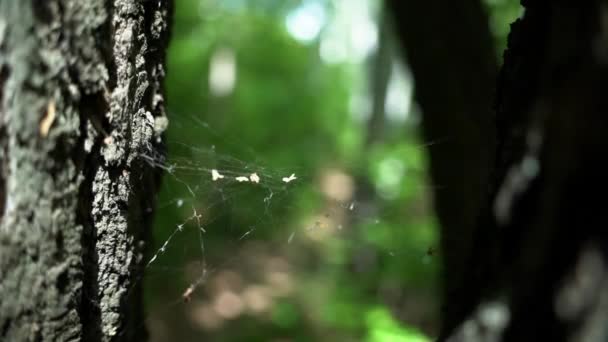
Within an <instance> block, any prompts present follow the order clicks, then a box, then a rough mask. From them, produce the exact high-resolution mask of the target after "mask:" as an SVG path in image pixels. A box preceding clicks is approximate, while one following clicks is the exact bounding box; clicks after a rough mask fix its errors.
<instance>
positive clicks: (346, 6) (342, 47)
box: [319, 0, 378, 63]
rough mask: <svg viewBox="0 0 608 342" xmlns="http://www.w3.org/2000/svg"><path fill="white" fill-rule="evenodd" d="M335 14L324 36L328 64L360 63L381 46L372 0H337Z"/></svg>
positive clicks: (322, 51) (324, 59)
mask: <svg viewBox="0 0 608 342" xmlns="http://www.w3.org/2000/svg"><path fill="white" fill-rule="evenodd" d="M332 3H333V6H334V8H335V11H334V17H333V18H332V20H331V21H330V22H329V23H328V25H327V28H326V31H325V32H324V34H323V36H322V37H321V44H320V51H319V54H320V55H321V58H322V59H323V61H324V62H326V63H344V62H351V63H360V62H362V61H363V60H365V58H366V57H367V56H369V55H370V54H372V53H373V52H374V51H375V50H376V47H377V45H378V27H377V25H376V20H375V14H376V11H375V10H374V8H373V4H372V2H371V1H369V0H333V1H332Z"/></svg>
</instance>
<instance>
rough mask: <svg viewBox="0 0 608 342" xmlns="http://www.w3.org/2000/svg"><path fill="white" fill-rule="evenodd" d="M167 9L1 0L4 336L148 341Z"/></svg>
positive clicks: (151, 4)
mask: <svg viewBox="0 0 608 342" xmlns="http://www.w3.org/2000/svg"><path fill="white" fill-rule="evenodd" d="M169 13H170V11H169V2H167V1H162V0H158V1H152V0H150V1H136V0H113V1H110V0H107V1H102V0H54V1H53V0H51V1H15V0H0V340H3V341H33V340H36V341H38V340H44V341H66V340H86V341H110V340H112V341H117V340H142V339H144V338H145V333H144V329H143V322H142V313H141V310H142V308H141V291H140V290H139V288H138V285H137V284H138V282H136V280H137V279H136V278H137V276H138V274H139V273H140V272H141V264H142V263H141V258H142V251H143V239H144V238H145V236H146V234H148V232H149V228H150V224H151V219H152V212H153V206H154V197H155V196H154V194H155V191H156V190H155V189H156V188H157V184H158V181H159V177H158V176H159V175H158V174H157V173H156V172H154V171H153V170H151V169H150V167H149V166H148V165H146V164H145V163H144V162H143V161H142V158H141V156H142V155H145V154H151V153H152V152H153V151H154V150H157V149H158V148H159V146H160V143H161V139H160V134H161V133H162V129H163V127H164V126H165V124H164V123H166V119H165V116H164V109H163V108H164V103H163V96H164V95H163V88H162V80H163V78H164V54H165V48H166V44H167V34H168V24H169V23H168V20H169Z"/></svg>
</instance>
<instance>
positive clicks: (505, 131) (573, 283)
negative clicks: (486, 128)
mask: <svg viewBox="0 0 608 342" xmlns="http://www.w3.org/2000/svg"><path fill="white" fill-rule="evenodd" d="M395 3H397V1H395ZM405 3H408V4H412V3H415V4H420V3H423V2H417V1H405V2H398V4H400V5H395V8H398V7H399V6H405V5H404V4H405ZM424 3H427V2H424ZM428 3H433V2H428ZM522 4H523V5H524V6H525V7H526V11H525V15H524V16H523V18H522V19H520V20H518V21H517V22H516V23H515V24H513V26H512V31H511V34H510V36H509V42H508V49H507V51H506V52H505V60H504V66H503V69H502V71H501V73H500V76H499V80H498V88H497V89H498V90H497V97H496V103H495V109H496V127H497V130H496V140H497V145H496V151H495V153H494V155H495V158H494V164H493V167H492V169H491V171H490V172H489V173H488V175H489V177H486V178H485V179H484V182H485V186H486V187H487V188H488V189H490V191H489V192H488V196H487V199H486V200H485V201H483V203H481V204H480V205H479V206H478V207H477V208H475V207H470V206H468V205H466V203H462V204H458V203H456V202H453V205H455V206H454V208H453V209H452V210H456V211H463V212H464V214H463V215H465V216H469V217H470V216H473V217H479V219H478V221H477V224H476V225H473V227H475V228H474V229H472V230H470V231H468V232H469V233H468V234H466V235H462V236H460V239H458V240H456V239H454V240H452V239H448V240H446V236H444V237H443V245H442V247H443V248H444V250H446V251H448V252H449V251H454V250H456V249H460V250H463V249H464V248H465V247H466V249H467V251H466V255H468V256H467V257H466V258H465V259H462V258H459V259H458V260H459V262H457V263H456V262H454V261H450V260H447V258H449V256H446V262H445V265H446V267H448V268H449V267H451V269H448V270H446V274H448V275H449V274H461V276H460V282H461V285H460V286H458V288H459V289H460V290H459V291H458V292H456V293H451V294H450V293H449V292H448V293H447V295H446V296H445V297H444V305H445V307H446V308H453V309H452V310H447V311H444V319H445V320H444V324H443V329H442V333H441V335H440V337H439V340H450V341H466V342H470V341H606V340H607V339H608V326H607V325H606V321H607V320H608V309H607V308H608V232H607V231H606V228H608V215H607V214H606V209H605V203H604V202H605V201H603V200H602V198H604V197H605V196H606V194H607V193H608V184H607V182H606V175H607V174H608V163H606V162H605V161H604V157H603V156H604V155H605V153H606V150H607V148H608V142H607V140H606V132H608V119H607V117H606V111H607V110H608V97H607V96H606V94H605V89H606V87H605V86H606V84H607V82H608V5H606V3H605V2H603V1H581V2H566V1H522ZM412 6H413V5H412ZM455 6H456V5H455ZM401 9H402V10H403V7H401ZM410 10H411V8H410ZM444 10H445V9H444ZM446 12H447V13H450V15H454V13H458V12H455V11H451V10H450V11H446ZM403 13H404V12H399V13H398V15H402V14H403ZM409 13H410V14H409V16H422V15H421V12H414V13H412V11H410V12H409ZM428 13H433V12H432V11H429V12H428ZM401 19H402V20H403V18H402V17H401ZM444 19H445V18H444ZM424 20H427V18H426V17H424ZM405 21H407V20H405ZM427 21H428V22H429V24H428V25H429V27H430V26H434V27H435V28H437V27H441V26H438V25H440V23H438V22H436V21H433V20H432V19H428V20H427ZM445 22H448V21H447V19H446V21H445ZM403 25H404V24H401V27H402V28H403ZM461 25H465V23H464V22H460V23H458V24H457V25H456V24H455V25H454V26H453V27H452V28H451V29H453V30H454V31H455V32H460V33H461V35H455V36H454V37H453V41H458V42H462V41H464V40H467V41H474V40H475V38H474V37H476V36H477V35H478V32H477V31H472V30H471V31H469V33H468V34H464V33H466V32H463V31H462V28H461V27H460V26H461ZM422 27H423V28H424V27H427V26H422ZM429 31H431V30H430V28H429ZM400 33H401V37H402V39H403V40H404V41H406V43H407V42H408V41H413V40H415V39H416V37H414V36H415V35H416V34H417V33H420V32H419V31H406V30H404V29H402V30H400ZM426 34H427V35H426V36H423V37H422V38H420V39H427V40H428V39H429V35H428V32H427V33H426ZM439 35H447V36H450V35H451V33H446V32H442V33H441V34H439ZM438 39H442V38H437V37H436V38H435V40H434V41H436V40H438ZM458 44H460V43H456V44H455V45H454V46H453V47H454V48H458ZM406 46H407V47H408V55H411V54H413V55H416V54H419V53H420V51H416V49H422V51H425V48H424V44H421V45H420V44H419V45H407V44H406ZM440 46H441V45H440ZM469 47H470V46H469V45H466V44H465V45H464V46H460V47H459V48H460V49H465V50H467V49H468V48H469ZM471 48H473V47H471ZM442 51H443V52H446V51H445V50H442V49H440V48H436V49H435V50H434V52H433V51H430V52H431V53H442ZM410 52H411V54H409V53H410ZM451 53H458V55H459V54H460V52H459V51H458V50H452V51H451ZM467 53H468V54H470V52H467ZM465 54H466V53H465ZM428 56H429V59H430V56H432V54H430V55H428ZM410 60H411V58H410ZM456 60H457V61H458V60H460V59H459V57H457V58H456ZM469 60H471V61H475V59H471V58H469ZM411 61H412V62H413V63H412V66H413V67H412V69H413V73H414V75H416V74H417V73H418V74H420V75H422V77H425V76H424V75H428V74H429V70H428V69H422V70H421V69H420V68H417V66H416V64H415V61H413V60H411ZM446 62H448V61H447V60H446ZM478 62H479V61H478ZM460 65H461V64H459V63H457V64H455V65H454V63H452V65H450V66H449V68H458V67H459V66H460ZM445 68H446V65H443V64H442V65H437V67H436V69H437V70H444V69H445ZM425 70H426V72H425ZM466 70H467V72H470V71H471V70H470V69H466ZM431 71H432V72H435V69H433V70H431ZM432 74H433V73H431V75H432ZM444 74H445V75H448V76H446V77H449V78H454V77H457V76H458V75H459V73H456V74H455V75H454V74H449V73H444ZM471 76H472V77H473V80H475V79H477V78H478V75H476V74H471ZM418 79H419V78H418V77H417V78H416V80H417V81H418ZM421 79H422V78H421ZM459 79H460V80H461V79H462V78H456V80H459ZM428 80H430V81H434V82H435V83H434V84H436V85H437V86H442V84H445V82H443V80H439V79H438V78H437V77H435V78H430V79H428ZM428 80H427V81H428ZM447 82H454V80H453V79H451V80H448V81H447ZM419 84H420V83H417V86H418V85H419ZM428 89H432V88H428V87H427V90H428ZM420 91H423V92H424V91H425V90H424V89H422V90H420V89H419V92H420ZM432 94H433V93H430V94H427V100H428V101H427V102H426V103H427V104H428V103H431V104H432V103H433V101H434V102H439V103H443V102H442V101H443V100H444V98H431V97H430V96H431V95H432ZM483 94H484V95H483V96H484V97H485V96H487V92H484V93H483ZM466 101H475V100H474V99H473V98H468V99H467V100H466ZM484 102H485V100H484V99H481V101H478V102H477V103H482V104H483V103H484ZM421 103H422V105H423V109H424V111H425V112H424V116H423V120H424V121H425V129H426V127H429V125H436V124H437V123H436V121H437V118H436V117H433V116H432V113H430V112H429V111H428V110H427V104H425V102H423V101H421ZM431 108H434V107H432V106H431ZM457 108H461V107H457ZM444 113H445V115H446V116H452V120H455V119H456V117H458V114H459V113H460V112H459V111H450V110H449V108H446V111H445V112H444ZM454 116H455V117H454ZM445 120H450V119H445ZM451 127H453V128H452V129H455V130H461V127H460V126H451ZM471 147H472V146H469V147H468V148H471ZM436 158H443V157H441V156H440V155H438V154H436V153H435V154H434V153H433V151H432V150H431V162H432V164H433V163H446V164H445V165H453V167H454V168H456V169H460V168H461V167H462V166H459V165H458V163H457V162H456V161H454V160H450V159H449V158H447V159H445V158H444V160H443V161H442V162H438V161H437V162H436V161H435V160H436ZM460 162H461V163H468V164H469V165H477V164H476V163H472V164H471V160H470V159H464V160H461V161H460ZM450 163H452V164H450ZM431 166H433V165H431ZM458 174H459V173H458V172H457V173H456V175H458ZM440 176H441V175H440V174H436V173H433V177H434V179H435V181H437V179H438V177H440ZM457 189H458V188H457ZM461 190H463V189H461ZM452 191H454V190H451V191H450V192H452ZM461 195H463V196H464V195H465V193H464V192H463V193H461ZM438 196H440V197H439V198H438V200H439V201H441V196H445V195H442V194H438ZM438 209H439V216H440V218H441V217H442V216H443V219H444V220H442V225H443V228H442V229H443V230H442V233H443V234H444V235H445V234H450V233H449V232H447V231H446V230H448V229H450V228H451V227H454V225H455V224H456V223H458V222H462V221H457V220H455V219H454V218H452V219H450V218H449V216H445V215H444V214H443V213H442V210H441V203H439V205H438ZM472 209H475V210H472ZM467 222H471V221H470V220H469V221H467ZM449 236H451V235H449Z"/></svg>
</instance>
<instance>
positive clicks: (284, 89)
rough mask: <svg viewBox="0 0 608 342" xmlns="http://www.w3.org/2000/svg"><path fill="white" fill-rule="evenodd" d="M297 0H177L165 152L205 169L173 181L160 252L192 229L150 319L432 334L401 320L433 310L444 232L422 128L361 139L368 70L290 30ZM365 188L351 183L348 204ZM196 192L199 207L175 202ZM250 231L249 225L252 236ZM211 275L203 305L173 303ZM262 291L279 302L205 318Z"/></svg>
mask: <svg viewBox="0 0 608 342" xmlns="http://www.w3.org/2000/svg"><path fill="white" fill-rule="evenodd" d="M300 3H301V1H279V0H265V1H253V0H251V1H247V0H239V1H236V0H235V1H212V0H179V1H177V4H176V5H177V6H176V9H175V21H174V27H173V38H172V42H171V46H170V50H169V56H168V74H167V93H168V100H167V102H168V108H169V119H170V126H169V130H168V132H167V140H168V147H167V148H168V151H169V159H170V160H173V159H172V157H175V156H177V157H179V159H177V161H176V162H175V163H176V166H177V167H178V168H179V167H180V166H183V165H187V166H189V165H194V166H196V168H193V170H194V169H195V170H194V172H191V173H188V174H179V175H170V174H166V175H165V177H164V180H163V182H164V183H163V191H162V193H161V195H160V199H159V210H158V213H157V218H156V227H155V231H154V240H155V247H154V248H151V253H153V252H154V251H155V250H156V249H155V248H160V247H161V246H162V245H163V243H164V242H165V241H167V239H168V238H169V237H171V236H172V234H174V232H175V230H176V226H177V225H179V224H181V223H183V222H185V221H187V222H188V224H187V226H186V227H185V228H184V231H183V232H180V233H179V234H175V235H174V237H172V240H171V243H170V244H169V245H168V248H167V250H166V251H164V252H163V254H162V255H161V257H159V259H158V261H155V263H154V264H152V265H151V266H150V268H149V269H148V271H147V277H148V280H147V283H146V284H147V290H148V304H149V307H150V309H149V311H150V312H151V315H152V316H154V317H155V318H156V319H155V322H156V323H155V324H161V323H159V322H167V323H166V324H165V325H167V327H166V328H165V329H166V330H167V331H170V332H171V333H170V335H171V336H173V339H177V340H200V339H204V338H203V337H205V338H208V339H209V340H220V341H241V340H247V341H257V340H260V341H267V340H272V339H279V338H289V339H290V340H302V341H312V340H314V341H319V340H327V341H334V340H337V341H340V340H346V339H355V340H360V339H363V338H365V339H366V340H368V341H426V340H427V339H425V338H424V337H423V335H421V334H420V333H418V332H416V330H414V329H413V328H411V327H409V325H406V324H405V323H403V322H399V321H397V320H396V319H395V318H393V316H392V315H391V314H390V312H391V311H394V310H402V309H403V310H405V311H407V312H408V314H406V315H404V316H403V317H404V318H405V319H404V320H405V321H408V322H410V321H411V322H412V324H417V323H419V322H420V321H423V320H425V319H426V320H429V319H430V317H433V316H434V315H435V313H436V304H437V302H436V296H435V289H436V286H437V285H436V282H437V279H436V278H437V276H436V275H437V264H438V260H437V258H436V257H435V256H430V255H428V253H427V251H428V250H429V248H431V247H434V246H435V245H436V243H437V233H436V223H435V220H434V217H433V216H432V215H431V214H430V208H429V207H430V194H431V187H430V186H428V185H427V183H428V182H427V179H426V167H427V166H426V165H427V161H426V156H425V149H424V146H423V145H421V143H420V142H419V141H418V140H417V138H416V136H415V135H413V134H411V133H410V132H412V131H415V129H416V127H415V126H414V124H413V123H411V122H406V123H405V124H403V125H396V124H394V125H392V126H391V127H390V128H391V132H397V134H392V135H391V136H390V137H388V136H387V137H384V139H382V140H380V141H378V142H376V143H375V144H374V145H372V146H369V147H366V146H364V144H363V141H365V135H366V134H367V127H366V124H365V123H364V122H361V121H360V120H358V119H356V118H355V116H354V115H352V113H351V110H350V107H349V102H350V101H351V97H352V96H353V93H354V90H355V89H356V88H357V87H361V86H362V85H363V84H364V83H365V82H366V73H367V72H368V71H367V70H366V69H365V68H364V67H365V66H364V65H356V64H352V63H342V64H326V63H325V62H324V61H323V60H321V58H320V57H319V53H318V50H319V44H320V43H319V42H318V41H314V42H312V43H308V44H304V43H301V42H298V41H297V40H295V39H294V38H293V37H292V36H290V34H289V33H288V32H287V30H286V29H285V25H284V18H285V15H286V14H287V13H289V12H290V11H291V10H293V8H294V6H297V5H299V4H300ZM322 3H323V5H324V6H325V8H326V9H328V10H329V9H331V8H332V7H333V6H332V2H329V1H322ZM222 49H224V50H226V51H230V52H231V53H232V54H233V55H234V56H235V61H236V83H235V86H234V89H232V90H231V91H230V92H229V93H228V94H226V95H223V96H216V95H213V92H212V89H210V86H209V81H208V80H209V73H210V63H211V60H212V59H213V56H214V54H216V53H217V52H218V51H219V50H222ZM211 169H217V170H220V171H222V172H224V173H225V174H226V175H228V172H234V173H235V174H244V173H246V172H254V171H257V172H259V173H260V174H262V176H263V177H262V182H261V183H264V181H265V180H266V179H268V177H274V178H275V179H277V180H276V181H275V182H274V183H272V184H271V185H267V184H260V185H259V186H245V185H243V184H236V183H235V184H232V185H230V186H228V185H227V186H225V187H224V188H220V185H219V183H217V184H216V183H214V182H212V181H211V180H210V174H209V172H208V171H209V170H211ZM328 170H334V171H335V170H337V171H339V173H341V174H344V175H346V177H347V178H348V179H350V180H351V181H353V182H355V183H356V184H357V186H359V185H360V184H367V186H368V187H369V189H368V191H366V194H365V196H367V199H365V201H368V202H369V203H359V202H357V201H360V202H365V201H364V200H362V199H351V200H352V201H353V204H352V205H353V207H352V208H351V207H350V202H348V201H347V202H344V203H336V201H332V200H329V199H328V197H327V195H326V194H325V193H324V191H325V190H324V189H323V185H322V179H323V177H324V175H325V174H327V173H328V172H329V171H328ZM291 173H295V174H296V175H297V177H298V179H297V180H296V181H294V182H293V184H292V183H290V184H289V186H287V185H286V184H284V183H282V182H281V181H280V177H281V176H288V175H289V174H291ZM185 184H187V185H188V186H189V187H190V188H191V189H188V187H187V186H185ZM249 185H251V184H249ZM197 187H198V188H197ZM363 188H365V187H360V188H359V189H353V191H354V192H355V193H354V195H353V196H359V194H358V192H361V191H360V190H361V189H363ZM191 192H195V194H196V196H194V198H193V199H191V200H189V201H187V202H185V204H184V205H176V203H178V201H179V200H181V199H187V198H190V197H192V196H191ZM271 192H272V194H273V197H272V201H266V200H265V199H266V198H267V197H268V196H269V195H270V193H271ZM351 197H352V196H351ZM355 202H356V203H355ZM360 205H361V207H362V208H359V206H360ZM367 205H368V206H369V207H372V208H373V210H372V213H371V214H368V213H366V212H365V210H364V209H365V208H363V207H364V206H367ZM193 208H201V212H202V214H203V216H202V217H203V220H204V229H205V233H204V234H203V235H202V236H203V238H204V244H205V250H204V256H201V248H199V234H200V232H199V231H198V230H197V229H192V228H193V227H192V226H193V222H192V220H191V221H188V219H189V218H190V217H191V215H192V210H193ZM315 221H318V222H316V223H315ZM311 222H312V223H311ZM319 222H320V223H319ZM338 225H339V226H340V227H342V226H343V228H338ZM249 227H253V228H254V229H253V230H251V231H250V232H249V233H247V232H248V231H249ZM194 228H196V227H194ZM250 242H251V243H250ZM254 242H255V243H254ZM150 256H151V255H150ZM266 260H275V261H276V260H283V261H285V260H286V261H285V262H286V263H288V264H289V267H288V268H289V269H290V271H289V272H284V271H281V272H278V271H276V270H275V271H269V269H271V268H272V267H271V266H268V265H272V264H273V263H270V262H268V263H266V262H265V261H266ZM275 263H276V262H275ZM202 267H207V269H208V270H209V271H210V274H208V278H205V281H204V282H202V284H201V286H200V288H198V289H197V292H195V294H194V296H193V299H192V301H191V302H190V303H188V304H182V305H177V306H176V305H173V304H174V303H176V298H177V301H178V302H179V297H180V295H181V293H183V291H184V289H185V288H187V287H188V286H189V285H190V284H191V283H193V282H194V281H197V280H198V279H199V278H198V276H199V273H198V272H199V269H201V268H202ZM193 269H194V270H195V271H194V272H193V271H192V270H193ZM224 271H230V272H231V273H230V274H232V275H231V276H230V277H231V278H230V277H229V279H232V281H231V282H224V283H221V282H220V281H219V280H217V279H218V278H221V276H222V274H225V272H224ZM193 274H194V275H193ZM234 274H236V276H235V275H234ZM285 274H287V276H286V275H285ZM273 277H274V278H273ZM235 279H236V280H235ZM268 279H271V280H268ZM277 279H278V280H277ZM207 281H208V282H209V284H207ZM281 281H282V283H281ZM216 283H221V284H223V285H222V286H223V287H222V286H219V285H217V284H216ZM235 284H240V285H238V286H237V285H235ZM277 284H278V285H277ZM281 284H282V285H281ZM285 284H288V285H285ZM289 284H291V285H289ZM231 286H235V287H236V288H235V289H232V288H231ZM281 286H283V287H281ZM252 288H256V289H258V288H261V289H262V290H261V293H262V294H263V295H259V296H258V297H259V298H258V299H259V300H262V299H263V300H267V301H268V302H269V303H270V309H268V310H266V311H264V310H260V311H259V312H248V311H243V313H241V314H239V315H238V317H237V318H229V319H220V321H221V322H222V323H221V324H220V325H214V324H216V323H217V320H218V318H217V317H215V316H213V317H212V315H211V316H209V315H210V314H208V312H209V311H213V310H214V309H213V308H214V305H215V304H214V303H215V302H214V301H215V300H216V299H217V297H218V293H221V290H222V289H224V290H225V289H230V291H232V292H234V293H236V294H237V295H239V296H241V295H242V298H245V295H244V293H245V292H246V290H247V289H250V290H251V289H252ZM285 288H286V289H287V290H285ZM281 289H282V290H281ZM260 298H261V299H260ZM408 298H409V299H408ZM243 300H244V299H243ZM167 302H169V303H173V304H172V306H170V307H171V309H170V310H165V307H166V306H167V304H166V303H167ZM403 303H414V304H408V305H405V304H403ZM234 305H236V304H234ZM404 305H405V306H407V307H405V308H403V306H404ZM205 310H207V311H205ZM203 313H205V314H203ZM159 317H162V319H159ZM209 317H211V318H209ZM214 317H215V318H214ZM214 319H215V321H214ZM200 322H203V323H200ZM209 322H211V323H209ZM213 322H215V323H213ZM205 324H206V325H205ZM218 324H219V323H218ZM431 327H432V324H431ZM296 337H297V339H295V338H296Z"/></svg>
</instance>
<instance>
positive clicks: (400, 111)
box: [384, 61, 414, 123]
mask: <svg viewBox="0 0 608 342" xmlns="http://www.w3.org/2000/svg"><path fill="white" fill-rule="evenodd" d="M413 91H414V84H413V80H412V75H411V74H410V73H409V70H408V69H407V68H406V67H405V66H403V64H402V63H400V62H398V61H395V62H393V66H392V72H391V77H390V80H389V83H388V89H387V93H386V100H385V102H384V108H385V111H386V116H387V118H388V119H389V120H390V121H393V122H397V123H402V122H404V121H405V120H407V118H408V116H409V114H410V109H411V106H412V96H413Z"/></svg>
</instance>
